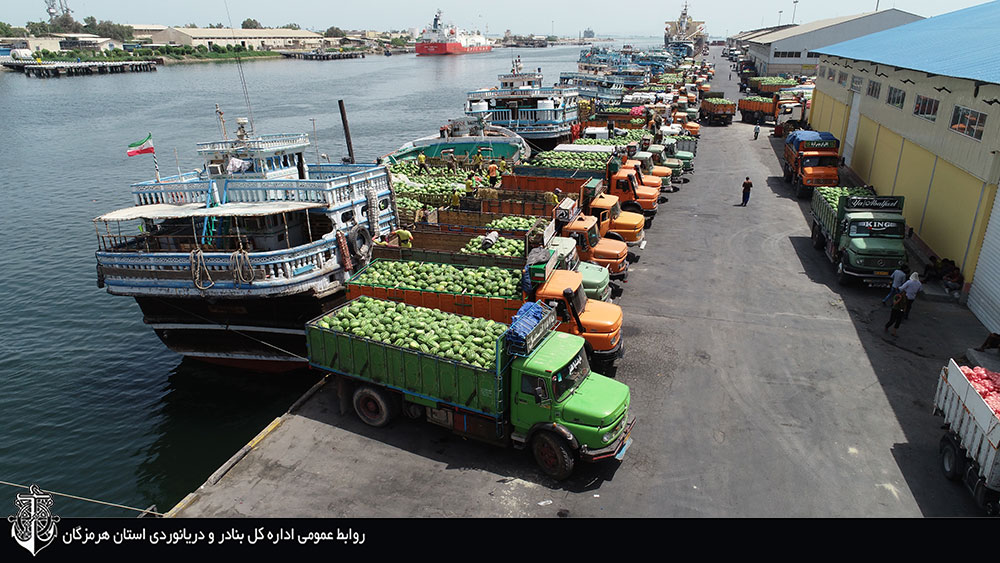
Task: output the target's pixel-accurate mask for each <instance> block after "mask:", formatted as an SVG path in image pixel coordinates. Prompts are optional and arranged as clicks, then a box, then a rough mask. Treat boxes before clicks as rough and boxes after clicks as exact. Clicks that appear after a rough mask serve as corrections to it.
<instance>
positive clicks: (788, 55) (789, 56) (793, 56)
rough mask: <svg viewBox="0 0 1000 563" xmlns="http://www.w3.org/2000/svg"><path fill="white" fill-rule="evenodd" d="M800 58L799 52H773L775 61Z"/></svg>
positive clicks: (800, 53)
mask: <svg viewBox="0 0 1000 563" xmlns="http://www.w3.org/2000/svg"><path fill="white" fill-rule="evenodd" d="M800 56H802V52H801V51H775V52H774V58H776V59H797V58H799V57H800Z"/></svg>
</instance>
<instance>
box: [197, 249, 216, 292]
mask: <svg viewBox="0 0 1000 563" xmlns="http://www.w3.org/2000/svg"><path fill="white" fill-rule="evenodd" d="M203 279H207V280H208V285H205V283H204V282H203V281H202V280H203ZM191 280H192V281H193V282H194V286H195V287H197V288H198V289H201V290H205V289H208V288H210V287H212V286H213V285H215V282H214V281H212V274H211V273H210V272H209V271H208V265H207V264H205V253H204V252H202V251H201V249H200V248H196V249H194V250H192V251H191Z"/></svg>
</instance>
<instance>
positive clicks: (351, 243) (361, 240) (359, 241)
mask: <svg viewBox="0 0 1000 563" xmlns="http://www.w3.org/2000/svg"><path fill="white" fill-rule="evenodd" d="M347 247H348V249H350V251H351V259H352V260H354V261H355V262H359V263H364V262H368V259H369V258H371V255H372V234H371V232H369V231H368V229H366V228H365V227H362V226H361V225H354V226H353V227H351V230H350V231H348V232H347Z"/></svg>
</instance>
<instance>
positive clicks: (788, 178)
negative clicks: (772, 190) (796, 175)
mask: <svg viewBox="0 0 1000 563" xmlns="http://www.w3.org/2000/svg"><path fill="white" fill-rule="evenodd" d="M783 170H784V177H785V183H786V184H788V183H790V182H791V181H792V170H791V169H790V168H788V165H787V164H786V165H785V166H784V168H783Z"/></svg>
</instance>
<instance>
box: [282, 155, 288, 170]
mask: <svg viewBox="0 0 1000 563" xmlns="http://www.w3.org/2000/svg"><path fill="white" fill-rule="evenodd" d="M281 164H282V165H283V166H286V167H287V166H288V155H287V154H286V155H283V156H282V157H281Z"/></svg>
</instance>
